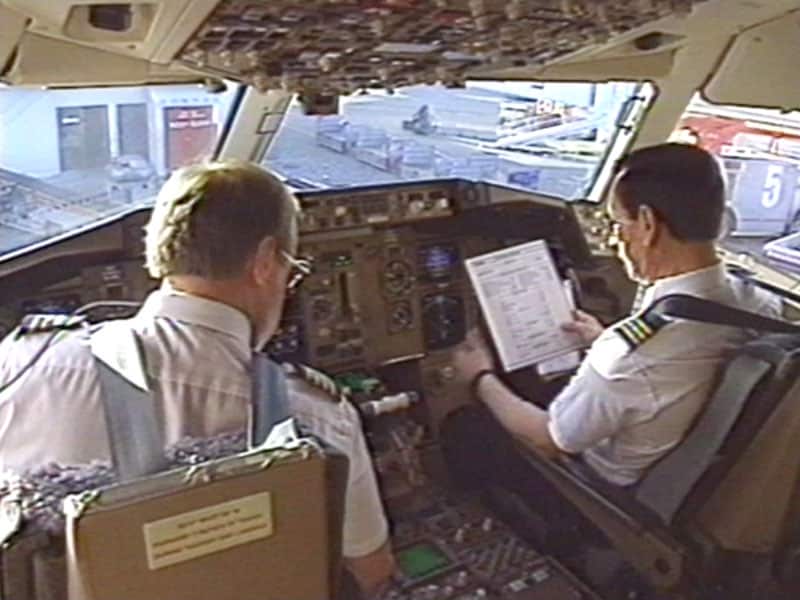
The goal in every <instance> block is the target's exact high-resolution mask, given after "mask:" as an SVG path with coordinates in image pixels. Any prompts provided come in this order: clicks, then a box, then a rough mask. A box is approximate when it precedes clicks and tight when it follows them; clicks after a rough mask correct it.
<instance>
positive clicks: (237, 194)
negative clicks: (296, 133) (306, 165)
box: [145, 160, 298, 279]
mask: <svg viewBox="0 0 800 600" xmlns="http://www.w3.org/2000/svg"><path fill="white" fill-rule="evenodd" d="M297 211H298V209H297V200H296V199H295V198H294V196H293V195H292V194H291V192H290V191H289V190H288V189H287V188H286V186H285V185H284V184H283V183H282V182H281V181H280V180H279V179H278V178H277V177H276V176H275V175H274V174H272V173H270V172H269V171H266V170H265V169H262V168H261V167H259V166H257V165H255V164H252V163H246V162H241V161H231V160H226V161H219V162H208V163H203V164H197V165H191V166H188V167H184V168H181V169H179V170H177V171H175V172H174V173H173V174H172V176H171V177H170V178H169V180H167V182H166V183H165V184H164V187H162V188H161V191H160V192H159V194H158V197H157V199H156V203H155V207H154V208H153V212H152V214H151V216H150V222H149V223H148V224H147V227H146V228H145V231H146V236H145V256H146V267H147V271H148V272H149V273H150V275H151V276H152V277H155V278H157V279H161V278H163V277H168V276H170V275H196V276H200V277H207V278H209V279H229V278H232V277H237V276H239V275H241V274H242V272H243V270H244V267H245V265H246V264H247V261H248V260H249V259H250V258H251V257H252V256H253V255H254V254H255V252H256V250H257V249H258V245H259V244H260V243H261V242H262V241H263V240H264V238H266V237H274V238H276V240H277V241H278V243H279V244H280V247H282V248H285V249H287V250H289V251H290V252H292V251H293V245H294V244H296V240H295V239H293V238H294V237H296V232H295V229H294V220H295V217H296V215H297Z"/></svg>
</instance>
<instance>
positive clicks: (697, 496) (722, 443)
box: [635, 334, 800, 525]
mask: <svg viewBox="0 0 800 600" xmlns="http://www.w3.org/2000/svg"><path fill="white" fill-rule="evenodd" d="M798 372H800V336H798V335H787V334H770V335H765V336H763V337H761V338H759V339H757V340H754V341H751V342H749V343H747V344H745V345H744V346H742V347H741V348H740V349H739V350H738V351H737V352H736V353H735V355H734V356H733V357H732V359H731V360H730V361H729V362H728V363H727V365H726V366H725V367H724V368H723V370H722V373H721V376H720V379H719V383H718V385H717V387H716V389H715V391H714V393H713V394H712V397H711V399H710V400H709V403H708V405H707V406H706V408H705V410H704V411H703V413H702V414H701V415H700V417H699V418H698V420H697V422H696V423H695V426H694V427H693V428H692V430H691V431H690V432H689V435H688V436H687V437H686V439H685V440H684V441H683V442H681V444H679V445H678V446H677V447H676V448H675V450H673V451H672V452H671V453H669V454H668V455H667V456H666V457H664V458H663V459H662V460H661V461H659V462H658V463H657V464H656V465H655V466H654V467H653V468H652V469H651V470H650V471H649V472H648V473H647V475H646V476H645V477H644V478H643V479H642V481H641V482H640V483H639V485H638V486H637V489H636V494H635V495H636V499H637V500H638V501H639V502H640V503H641V504H643V505H644V506H646V507H647V508H648V509H650V510H651V511H652V512H654V513H655V514H656V515H657V516H658V517H659V518H660V519H661V520H662V521H663V522H664V523H665V524H667V525H672V524H673V523H674V522H675V521H676V520H677V519H678V518H681V519H682V518H684V517H690V516H691V515H692V514H693V513H694V512H696V511H697V510H699V509H700V508H701V507H702V505H703V504H704V502H705V501H706V500H707V499H708V497H709V495H710V494H711V493H713V490H714V489H715V488H716V486H717V485H718V484H719V482H720V481H721V480H722V479H723V478H724V476H725V474H726V473H727V472H728V471H729V470H730V469H731V467H732V466H733V465H734V464H735V463H736V461H737V459H738V457H739V456H740V455H741V454H742V452H743V451H744V449H745V448H746V447H747V444H748V443H749V441H750V440H752V438H753V436H754V434H755V433H756V432H757V431H758V429H759V428H760V427H761V426H762V425H763V424H764V422H765V420H766V419H767V418H768V417H769V415H770V414H771V413H772V411H773V410H774V408H775V407H776V405H777V404H778V403H779V402H780V400H781V399H782V398H783V396H784V395H785V394H786V392H787V390H788V388H789V387H790V386H791V384H792V383H793V382H794V378H796V376H797V374H798Z"/></svg>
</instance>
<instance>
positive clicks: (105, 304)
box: [0, 300, 141, 394]
mask: <svg viewBox="0 0 800 600" xmlns="http://www.w3.org/2000/svg"><path fill="white" fill-rule="evenodd" d="M140 306H141V303H140V302H130V301H125V300H113V301H109V300H98V301H95V302H88V303H87V304H84V305H83V306H79V307H78V308H76V309H75V310H73V311H72V312H71V313H69V314H68V315H67V317H77V316H80V315H82V314H85V313H88V312H90V311H92V310H95V309H96V308H109V307H110V308H120V307H124V308H139V307H140ZM61 331H62V330H61V329H55V330H54V331H53V332H51V333H50V335H49V336H47V339H46V340H45V341H44V343H43V344H42V345H41V347H40V348H39V349H38V350H37V351H36V352H34V354H33V356H32V357H31V359H30V360H29V361H28V362H27V363H26V364H25V366H24V367H22V368H21V369H20V370H19V371H17V373H16V374H15V375H14V376H13V377H12V378H11V379H10V380H9V381H7V382H6V383H3V384H1V385H0V394H2V393H3V392H5V391H6V390H7V389H8V388H10V387H11V386H12V385H14V384H15V383H16V382H17V381H19V379H20V378H21V377H22V376H23V375H24V374H25V373H27V372H28V371H29V370H30V369H31V367H33V365H35V364H36V363H37V362H38V361H39V359H40V358H42V356H43V355H44V353H45V352H46V351H47V349H48V348H49V347H50V344H52V343H53V340H55V339H56V336H57V335H58V334H59V333H61Z"/></svg>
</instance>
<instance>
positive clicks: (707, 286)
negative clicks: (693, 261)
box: [642, 262, 727, 308]
mask: <svg viewBox="0 0 800 600" xmlns="http://www.w3.org/2000/svg"><path fill="white" fill-rule="evenodd" d="M726 282H727V276H726V274H725V265H723V264H722V263H721V262H718V263H717V264H715V265H712V266H710V267H705V268H703V269H697V270H696V271H689V272H688V273H681V274H680V275H673V276H671V277H663V278H661V279H656V280H655V281H654V282H653V285H651V286H650V287H649V288H647V291H646V292H645V293H644V299H643V300H642V307H645V308H646V307H648V306H650V305H651V304H652V303H653V302H655V301H656V300H658V299H659V298H663V297H664V296H667V295H669V294H689V295H691V296H703V295H705V293H706V292H708V291H709V290H712V289H715V288H718V287H721V286H724V285H725V284H726Z"/></svg>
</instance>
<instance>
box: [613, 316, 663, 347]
mask: <svg viewBox="0 0 800 600" xmlns="http://www.w3.org/2000/svg"><path fill="white" fill-rule="evenodd" d="M667 323H669V320H668V319H665V318H664V317H662V316H661V315H660V314H658V313H657V312H655V311H653V312H651V311H644V312H642V313H640V314H638V315H633V316H632V317H628V318H627V319H623V320H622V321H620V322H619V323H617V324H616V325H614V327H613V329H612V331H614V333H616V334H617V335H619V336H620V337H621V338H622V339H623V340H625V343H626V344H627V345H628V347H629V348H630V349H631V350H635V349H636V348H638V347H639V346H641V345H642V344H644V343H645V342H646V341H647V340H649V339H650V338H651V337H653V336H654V335H655V334H656V333H658V330H659V329H661V328H662V327H664V325H666V324H667Z"/></svg>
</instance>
